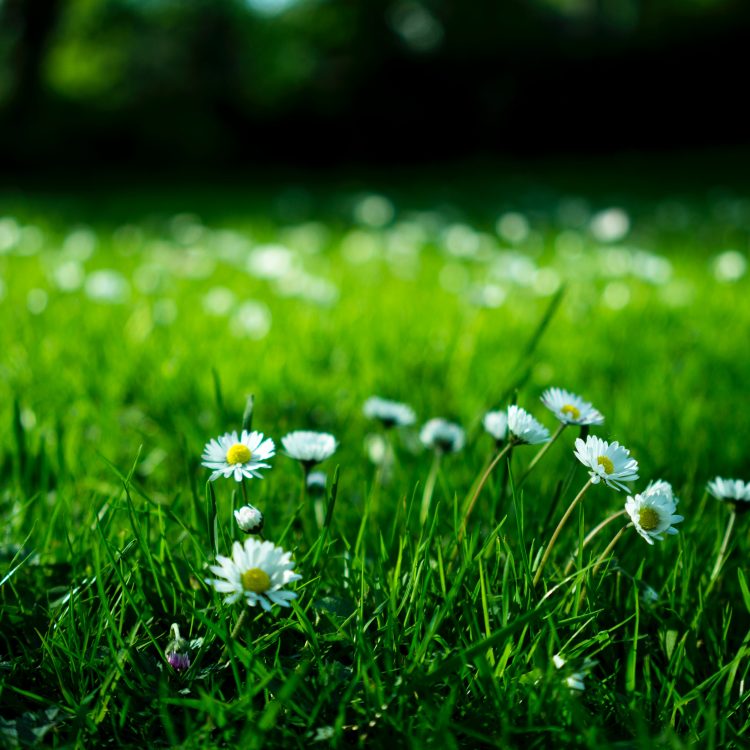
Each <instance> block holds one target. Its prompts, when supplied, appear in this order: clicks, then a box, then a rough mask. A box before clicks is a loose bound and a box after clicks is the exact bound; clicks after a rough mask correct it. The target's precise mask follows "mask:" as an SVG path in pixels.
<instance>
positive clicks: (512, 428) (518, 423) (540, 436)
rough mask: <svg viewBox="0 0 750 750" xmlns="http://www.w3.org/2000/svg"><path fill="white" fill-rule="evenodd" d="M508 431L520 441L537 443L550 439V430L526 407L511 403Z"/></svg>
mask: <svg viewBox="0 0 750 750" xmlns="http://www.w3.org/2000/svg"><path fill="white" fill-rule="evenodd" d="M508 432H509V433H510V434H511V436H512V437H513V439H514V440H515V441H516V442H518V443H526V444H527V445H536V444H537V443H546V442H547V441H548V440H549V437H550V435H549V430H548V429H547V428H546V427H545V426H544V425H542V424H540V423H539V422H537V421H536V419H534V417H532V416H531V414H529V413H528V412H527V411H526V410H525V409H522V408H521V407H520V406H516V405H515V404H511V405H510V406H509V407H508Z"/></svg>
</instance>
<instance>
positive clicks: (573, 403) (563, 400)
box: [542, 388, 604, 425]
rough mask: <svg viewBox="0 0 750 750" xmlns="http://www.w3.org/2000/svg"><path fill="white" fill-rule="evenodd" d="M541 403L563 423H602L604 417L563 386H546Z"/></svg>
mask: <svg viewBox="0 0 750 750" xmlns="http://www.w3.org/2000/svg"><path fill="white" fill-rule="evenodd" d="M542 403H543V404H544V405H545V406H546V407H547V408H548V409H549V410H550V411H551V412H552V413H553V414H554V415H555V417H557V419H558V420H560V422H562V423H563V424H577V425H588V424H603V423H604V417H603V416H602V415H601V413H600V412H599V411H597V410H596V409H595V408H594V407H593V406H592V405H591V404H590V403H589V402H588V401H584V400H583V399H582V398H581V397H580V396H577V395H576V394H575V393H571V392H570V391H566V390H565V389H563V388H548V389H547V390H546V391H545V392H544V393H543V394H542Z"/></svg>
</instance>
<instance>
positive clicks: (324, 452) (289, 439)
mask: <svg viewBox="0 0 750 750" xmlns="http://www.w3.org/2000/svg"><path fill="white" fill-rule="evenodd" d="M281 444H282V445H283V446H284V450H285V451H286V454H287V456H289V458H294V459H296V460H297V461H299V462H300V463H301V464H303V465H304V466H305V467H306V468H308V469H309V468H310V467H312V466H315V464H319V463H320V462H321V461H325V460H326V459H327V458H330V457H331V456H332V455H333V454H334V453H335V452H336V448H337V447H338V443H337V442H336V438H335V437H334V436H333V435H329V434H328V433H327V432H312V431H311V430H295V431H294V432H290V433H289V434H288V435H285V436H284V437H283V438H281Z"/></svg>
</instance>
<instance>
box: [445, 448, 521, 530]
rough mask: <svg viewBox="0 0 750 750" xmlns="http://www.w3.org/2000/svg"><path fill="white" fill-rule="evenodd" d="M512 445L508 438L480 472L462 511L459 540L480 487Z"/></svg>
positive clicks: (482, 487) (485, 482)
mask: <svg viewBox="0 0 750 750" xmlns="http://www.w3.org/2000/svg"><path fill="white" fill-rule="evenodd" d="M512 447H513V441H512V440H509V441H508V442H507V443H506V444H505V447H504V448H503V449H502V450H501V451H500V452H499V453H498V454H497V455H496V456H495V458H494V459H492V463H491V464H490V465H489V466H488V467H487V468H486V469H485V472H484V474H482V478H481V479H480V480H479V484H478V485H477V488H476V489H475V490H474V494H473V495H472V496H471V500H469V504H468V506H467V507H466V513H464V520H463V521H462V522H461V530H460V531H459V532H458V539H459V541H460V540H461V539H463V536H464V533H465V532H466V525H467V524H468V523H469V516H470V515H471V511H473V510H474V506H475V505H476V504H477V499H478V498H479V495H480V494H481V492H482V489H484V485H485V484H487V480H488V479H489V477H490V474H492V470H493V469H494V468H495V467H496V466H497V465H498V464H499V463H500V461H501V460H502V458H503V457H504V456H505V455H506V454H507V453H508V451H509V450H510V449H511V448H512Z"/></svg>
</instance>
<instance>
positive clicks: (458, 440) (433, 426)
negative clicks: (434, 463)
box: [419, 417, 466, 453]
mask: <svg viewBox="0 0 750 750" xmlns="http://www.w3.org/2000/svg"><path fill="white" fill-rule="evenodd" d="M419 439H420V440H421V441H422V444H423V445H425V446H426V447H427V448H432V449H433V450H437V451H440V452H442V453H456V452H457V451H460V450H461V448H463V447H464V442H465V440H466V435H465V433H464V431H463V429H462V428H461V427H459V425H457V424H455V423H454V422H449V421H448V420H446V419H442V418H440V417H437V418H435V419H430V420H429V421H428V422H426V423H425V425H424V426H423V427H422V429H421V431H420V433H419Z"/></svg>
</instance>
